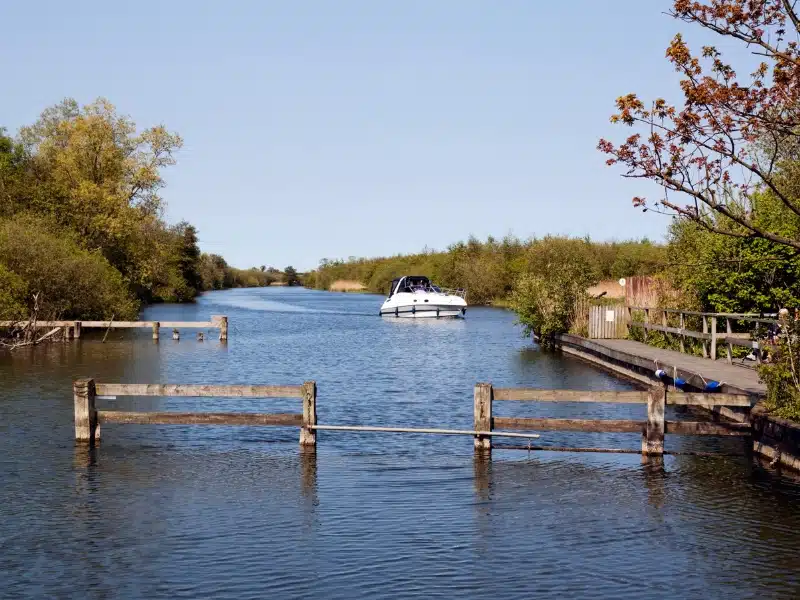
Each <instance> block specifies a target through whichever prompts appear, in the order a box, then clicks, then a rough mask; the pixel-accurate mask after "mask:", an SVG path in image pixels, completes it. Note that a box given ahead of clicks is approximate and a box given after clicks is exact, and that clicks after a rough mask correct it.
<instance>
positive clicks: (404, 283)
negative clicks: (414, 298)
mask: <svg viewBox="0 0 800 600" xmlns="http://www.w3.org/2000/svg"><path fill="white" fill-rule="evenodd" d="M431 287H433V286H432V285H431V280H430V279H428V278H427V277H425V276H424V275H406V276H404V277H398V278H397V279H392V287H391V288H390V289H389V297H390V298H391V297H392V296H393V295H394V294H395V293H398V294H399V293H401V292H413V291H414V290H415V289H420V288H422V289H425V290H427V289H430V288H431Z"/></svg>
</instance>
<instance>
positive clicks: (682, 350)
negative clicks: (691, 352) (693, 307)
mask: <svg viewBox="0 0 800 600" xmlns="http://www.w3.org/2000/svg"><path fill="white" fill-rule="evenodd" d="M680 317H681V352H684V353H685V352H686V341H685V340H686V336H684V335H683V330H684V328H685V324H686V322H685V319H684V318H683V313H681V314H680Z"/></svg>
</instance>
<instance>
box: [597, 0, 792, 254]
mask: <svg viewBox="0 0 800 600" xmlns="http://www.w3.org/2000/svg"><path fill="white" fill-rule="evenodd" d="M795 4H796V3H795V2H789V1H787V0H758V1H755V0H705V1H693V0H674V2H673V8H672V11H671V13H670V14H671V15H672V17H674V18H676V19H678V20H680V21H683V22H684V23H689V24H693V25H698V26H700V27H701V28H704V29H705V30H707V31H709V32H712V33H714V34H717V35H718V36H720V38H721V40H722V41H723V42H724V43H726V44H727V43H741V44H742V45H743V46H745V47H746V48H748V49H749V50H750V51H751V52H752V53H753V54H754V55H756V56H759V57H761V60H762V62H761V63H760V64H759V65H758V66H757V68H756V69H755V71H754V72H753V73H751V74H750V75H748V76H745V77H740V75H739V74H738V73H737V70H736V69H735V68H734V66H733V65H732V64H731V63H729V62H726V61H725V60H724V57H723V54H722V52H721V51H720V50H719V49H718V48H717V47H715V46H704V47H703V48H702V52H701V56H696V55H694V54H692V52H691V50H690V48H689V46H688V44H687V43H686V42H685V41H684V39H683V36H682V35H681V34H678V35H676V36H675V38H674V39H673V40H672V42H671V44H670V45H669V48H668V49H667V58H668V60H669V61H670V62H671V63H672V64H673V65H674V67H675V69H676V70H677V71H678V72H679V73H680V74H681V75H682V76H683V80H682V81H681V90H682V92H683V96H684V103H683V107H682V108H678V107H677V106H674V105H671V104H669V103H668V102H666V101H665V100H663V99H661V98H658V99H656V100H654V101H653V102H652V103H647V102H645V101H643V100H641V99H640V98H639V97H638V96H637V95H636V94H627V95H624V96H621V97H620V98H618V99H617V110H618V112H617V113H616V114H614V115H613V116H612V117H611V121H612V122H614V123H621V124H624V125H627V126H630V127H632V128H634V129H635V132H634V133H633V134H632V135H631V136H629V137H628V138H627V139H626V140H625V141H624V142H622V143H621V144H618V145H616V144H614V143H612V142H609V141H607V140H600V143H599V146H598V147H599V149H600V150H601V151H602V152H604V153H606V154H608V155H609V156H610V158H609V159H608V161H607V162H608V164H620V165H622V166H624V167H625V168H626V173H625V176H626V177H633V178H644V179H650V180H652V181H655V182H657V183H658V184H659V185H661V186H663V188H664V191H665V196H664V198H662V199H661V200H659V201H657V202H655V203H648V202H647V201H646V199H645V198H642V197H636V198H634V199H633V203H634V205H635V206H639V207H643V208H644V209H645V210H647V209H648V208H653V209H655V210H656V211H659V212H667V213H670V214H673V215H676V216H678V217H680V218H683V219H687V220H690V221H693V222H695V223H696V224H697V225H698V226H700V227H703V228H704V229H706V230H708V231H712V232H716V233H721V234H724V235H727V236H731V237H737V238H740V239H753V238H762V239H766V240H770V241H772V242H775V243H776V244H781V245H785V246H789V247H792V248H794V249H800V239H798V238H797V237H793V236H792V235H787V234H786V233H784V232H781V231H779V230H778V229H776V228H775V227H774V224H772V223H769V222H764V221H763V220H761V219H760V218H759V206H758V202H757V199H756V198H757V194H758V193H761V192H769V193H770V194H772V195H773V196H774V198H775V199H776V200H777V201H778V202H779V203H780V204H781V205H782V207H783V209H784V210H785V212H786V213H787V214H788V215H790V216H791V217H792V218H793V219H797V218H798V217H800V178H798V177H797V176H796V175H795V173H796V172H797V171H800V164H798V163H797V162H794V163H792V162H791V159H793V158H794V159H796V158H797V156H798V152H797V151H798V148H800V86H798V85H797V81H798V80H800V45H798V43H797V41H796V40H797V38H798V35H800V15H799V14H798V12H797V11H796V10H795ZM750 70H751V69H747V71H745V72H748V71H750ZM670 192H677V193H678V197H672V196H670V195H669V193H670ZM681 198H685V199H686V200H687V201H688V203H684V201H683V200H682V199H681Z"/></svg>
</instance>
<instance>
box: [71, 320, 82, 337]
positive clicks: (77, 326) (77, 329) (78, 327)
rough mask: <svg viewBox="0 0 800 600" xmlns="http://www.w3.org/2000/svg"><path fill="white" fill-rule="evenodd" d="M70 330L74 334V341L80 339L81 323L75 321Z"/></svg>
mask: <svg viewBox="0 0 800 600" xmlns="http://www.w3.org/2000/svg"><path fill="white" fill-rule="evenodd" d="M72 328H73V331H74V332H75V339H76V340H77V339H80V337H81V322H80V321H75V322H74V323H73V324H72Z"/></svg>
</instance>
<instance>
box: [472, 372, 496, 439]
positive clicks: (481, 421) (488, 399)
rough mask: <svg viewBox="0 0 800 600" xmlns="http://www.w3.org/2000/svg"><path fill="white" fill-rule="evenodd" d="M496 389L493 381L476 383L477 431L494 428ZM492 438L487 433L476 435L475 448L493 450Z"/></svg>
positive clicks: (475, 428) (475, 426)
mask: <svg viewBox="0 0 800 600" xmlns="http://www.w3.org/2000/svg"><path fill="white" fill-rule="evenodd" d="M493 398H494V390H493V389H492V384H491V383H478V384H476V385H475V405H474V409H475V410H474V412H475V421H474V430H475V431H491V430H492V400H493ZM491 449H492V438H491V437H490V436H487V435H476V436H475V450H491Z"/></svg>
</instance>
